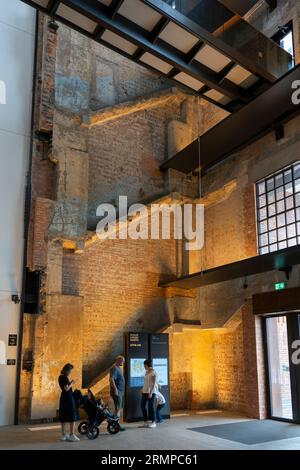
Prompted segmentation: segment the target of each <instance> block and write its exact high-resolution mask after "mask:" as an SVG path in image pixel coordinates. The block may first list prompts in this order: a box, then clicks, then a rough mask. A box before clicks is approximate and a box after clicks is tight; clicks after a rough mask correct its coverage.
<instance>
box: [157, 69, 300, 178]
mask: <svg viewBox="0 0 300 470" xmlns="http://www.w3.org/2000/svg"><path fill="white" fill-rule="evenodd" d="M299 79H300V65H298V66H296V67H295V68H294V69H292V70H291V71H290V72H288V73H287V74H286V75H285V76H284V77H282V78H280V79H279V80H278V81H277V82H276V83H275V84H274V85H272V86H271V87H270V88H269V89H268V90H267V91H265V92H264V93H262V94H261V95H259V96H258V97H257V98H255V99H254V100H253V101H251V103H248V104H247V105H246V106H244V107H243V108H242V109H240V110H239V111H237V112H236V113H234V114H232V115H231V116H229V117H227V118H226V119H224V121H222V122H220V123H219V124H218V125H217V126H215V127H214V128H212V129H211V130H209V131H208V132H206V133H205V134H203V135H202V136H201V139H200V146H201V169H202V171H205V170H207V169H208V168H209V167H211V166H213V165H215V164H216V163H218V162H220V161H221V160H223V159H224V158H227V157H228V156H230V155H231V154H232V153H234V152H236V151H238V150H241V149H242V148H244V147H246V146H247V145H249V144H250V143H251V142H253V141H255V140H257V139H259V138H260V137H262V136H263V135H265V134H266V133H268V132H270V131H271V130H272V129H274V125H278V124H280V123H285V122H287V121H288V120H290V119H292V118H293V117H294V116H296V115H297V114H299V113H300V105H299V104H298V105H295V104H293V102H292V93H293V90H292V84H293V83H294V82H295V81H296V80H299ZM198 167H199V155H198V139H197V140H195V141H194V142H192V143H191V144H190V145H188V146H187V147H186V148H184V149H183V150H182V151H181V152H179V153H178V154H176V155H175V156H174V157H172V158H170V159H169V160H167V161H166V162H165V163H163V165H162V166H161V169H162V170H167V169H169V168H173V169H175V170H178V171H181V172H183V173H191V172H192V171H194V170H196V169H197V168H198Z"/></svg>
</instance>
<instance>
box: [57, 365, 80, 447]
mask: <svg viewBox="0 0 300 470" xmlns="http://www.w3.org/2000/svg"><path fill="white" fill-rule="evenodd" d="M73 368H74V367H73V366H72V364H66V365H65V366H64V367H63V369H62V371H61V373H60V376H59V379H58V383H59V386H60V388H61V390H62V392H61V396H60V400H59V420H60V422H61V430H62V437H61V440H62V441H71V442H76V441H80V439H79V438H78V437H77V436H75V434H74V431H75V423H76V421H78V419H79V416H78V411H77V407H76V403H75V399H74V397H73V390H72V385H73V384H75V380H71V381H70V379H69V376H70V374H71V372H72V370H73ZM67 423H69V425H70V434H67V429H66V428H67Z"/></svg>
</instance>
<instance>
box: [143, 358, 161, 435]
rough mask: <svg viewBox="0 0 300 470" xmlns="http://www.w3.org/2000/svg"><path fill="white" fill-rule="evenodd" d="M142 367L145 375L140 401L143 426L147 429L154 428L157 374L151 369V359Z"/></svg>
mask: <svg viewBox="0 0 300 470" xmlns="http://www.w3.org/2000/svg"><path fill="white" fill-rule="evenodd" d="M144 367H145V370H146V374H145V377H144V386H143V389H142V401H141V408H142V412H143V417H144V424H145V426H146V427H147V428H148V427H149V428H156V393H157V391H158V386H157V374H156V372H155V370H154V369H153V364H152V359H147V360H146V361H144Z"/></svg>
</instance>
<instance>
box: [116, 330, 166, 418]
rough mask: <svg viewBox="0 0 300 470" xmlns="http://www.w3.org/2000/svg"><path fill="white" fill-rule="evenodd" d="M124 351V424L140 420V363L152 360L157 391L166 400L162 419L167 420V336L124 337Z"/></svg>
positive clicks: (127, 335)
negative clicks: (158, 390)
mask: <svg viewBox="0 0 300 470" xmlns="http://www.w3.org/2000/svg"><path fill="white" fill-rule="evenodd" d="M125 350H126V369H125V370H126V397H125V408H124V418H125V420H126V421H140V420H142V419H143V415H142V410H141V389H142V387H143V383H144V375H145V369H144V360H145V359H148V358H151V359H153V367H154V369H155V370H156V372H157V374H158V382H159V384H160V391H161V393H162V394H163V395H164V397H165V399H166V405H165V408H164V410H163V413H162V414H163V416H165V417H166V418H167V417H169V416H170V386H169V335H167V334H149V333H127V334H126V336H125Z"/></svg>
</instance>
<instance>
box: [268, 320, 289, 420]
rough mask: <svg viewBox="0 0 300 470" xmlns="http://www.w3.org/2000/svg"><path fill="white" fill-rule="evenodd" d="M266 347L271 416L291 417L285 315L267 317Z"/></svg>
mask: <svg viewBox="0 0 300 470" xmlns="http://www.w3.org/2000/svg"><path fill="white" fill-rule="evenodd" d="M267 347H268V362H269V387H270V411H271V416H272V417H274V418H283V419H293V406H292V390H291V375H290V362H289V345H288V330H287V318H286V316H280V317H271V318H267Z"/></svg>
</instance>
